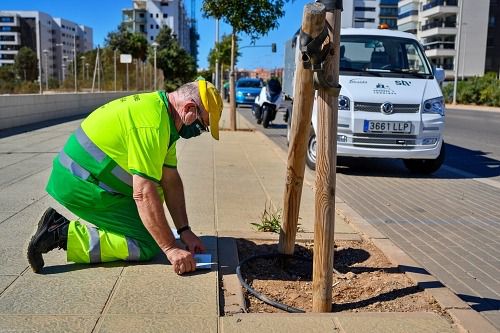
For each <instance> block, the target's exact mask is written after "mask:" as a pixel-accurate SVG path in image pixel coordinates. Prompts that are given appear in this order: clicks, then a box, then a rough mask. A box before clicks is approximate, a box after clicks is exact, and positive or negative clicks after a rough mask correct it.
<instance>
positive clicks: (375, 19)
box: [341, 0, 398, 29]
mask: <svg viewBox="0 0 500 333" xmlns="http://www.w3.org/2000/svg"><path fill="white" fill-rule="evenodd" d="M343 5H344V10H343V11H342V14H341V15H342V18H341V24H342V27H343V28H373V29H376V28H378V26H379V25H380V24H384V23H385V24H387V25H388V26H389V28H390V29H397V20H398V0H354V1H351V2H346V1H344V3H343Z"/></svg>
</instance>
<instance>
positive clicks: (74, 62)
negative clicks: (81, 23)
mask: <svg viewBox="0 0 500 333" xmlns="http://www.w3.org/2000/svg"><path fill="white" fill-rule="evenodd" d="M76 66H77V64H76V34H74V35H73V74H74V77H75V93H76V92H78V84H77V83H76V81H77V80H76Z"/></svg>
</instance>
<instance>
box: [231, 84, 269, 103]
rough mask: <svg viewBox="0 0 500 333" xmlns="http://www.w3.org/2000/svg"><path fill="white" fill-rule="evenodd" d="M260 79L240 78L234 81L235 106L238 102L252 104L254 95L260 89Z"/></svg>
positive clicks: (255, 95) (257, 93)
mask: <svg viewBox="0 0 500 333" xmlns="http://www.w3.org/2000/svg"><path fill="white" fill-rule="evenodd" d="M262 86H263V84H262V80H261V79H251V78H242V79H239V80H238V81H237V82H236V106H238V105H239V104H247V105H253V103H254V101H255V97H257V96H258V95H259V94H260V90H261V89H262Z"/></svg>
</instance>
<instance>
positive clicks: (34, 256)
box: [26, 208, 54, 273]
mask: <svg viewBox="0 0 500 333" xmlns="http://www.w3.org/2000/svg"><path fill="white" fill-rule="evenodd" d="M53 212H54V209H53V208H50V209H47V210H46V211H45V212H44V213H43V215H42V217H40V220H39V221H38V224H37V226H36V229H35V232H34V234H33V236H32V237H31V240H30V242H29V244H28V249H27V252H26V256H27V258H28V262H29V264H30V266H31V269H32V270H33V272H35V273H40V271H41V270H42V268H43V266H44V265H45V262H44V261H43V256H42V254H41V253H39V252H37V251H35V244H36V243H37V241H38V239H39V238H40V236H41V235H42V234H43V233H44V232H45V231H46V229H47V227H46V226H45V228H43V227H44V226H43V222H44V221H45V218H46V217H47V215H48V214H53ZM42 228H43V229H42Z"/></svg>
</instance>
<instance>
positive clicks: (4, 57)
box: [0, 11, 93, 82]
mask: <svg viewBox="0 0 500 333" xmlns="http://www.w3.org/2000/svg"><path fill="white" fill-rule="evenodd" d="M23 46H26V47H29V48H30V49H32V50H33V51H35V53H36V54H37V57H38V61H41V72H42V80H43V82H45V80H46V79H47V78H49V77H53V78H55V79H58V80H62V79H63V76H65V75H66V73H65V69H66V68H67V66H68V64H69V63H71V62H72V61H73V55H74V52H75V51H76V53H77V54H78V53H79V52H84V51H87V50H91V49H92V48H93V31H92V28H89V27H87V26H84V25H79V24H77V23H74V22H72V21H69V20H66V19H63V18H53V17H52V16H50V15H48V14H46V13H43V12H39V11H0V66H2V65H5V64H13V63H14V59H15V57H16V55H17V52H18V51H19V49H20V48H21V47H23Z"/></svg>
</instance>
